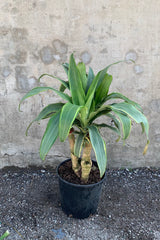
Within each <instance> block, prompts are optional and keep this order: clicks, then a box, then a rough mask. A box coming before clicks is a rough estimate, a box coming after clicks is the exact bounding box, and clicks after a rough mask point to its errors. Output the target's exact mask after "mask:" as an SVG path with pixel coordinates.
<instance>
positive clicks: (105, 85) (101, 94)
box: [95, 73, 112, 105]
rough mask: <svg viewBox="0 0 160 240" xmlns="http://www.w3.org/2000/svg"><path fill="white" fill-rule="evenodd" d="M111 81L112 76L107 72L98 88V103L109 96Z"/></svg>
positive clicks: (96, 97)
mask: <svg viewBox="0 0 160 240" xmlns="http://www.w3.org/2000/svg"><path fill="white" fill-rule="evenodd" d="M111 82H112V76H111V75H109V74H107V73H106V74H105V76H104V78H103V80H102V82H101V84H100V85H99V87H98V88H97V89H96V93H95V94H96V96H95V101H96V105H97V104H99V103H101V102H102V101H103V100H104V99H105V97H106V96H107V94H108V91H109V87H110V85H111Z"/></svg>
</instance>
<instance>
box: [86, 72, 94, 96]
mask: <svg viewBox="0 0 160 240" xmlns="http://www.w3.org/2000/svg"><path fill="white" fill-rule="evenodd" d="M94 77H95V76H94V72H93V70H92V68H91V67H89V72H88V79H87V87H86V93H87V92H88V89H89V87H90V85H91V83H92V81H93V79H94Z"/></svg>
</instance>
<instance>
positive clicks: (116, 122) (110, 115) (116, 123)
mask: <svg viewBox="0 0 160 240" xmlns="http://www.w3.org/2000/svg"><path fill="white" fill-rule="evenodd" d="M106 116H107V117H110V118H111V119H112V121H113V122H114V125H115V126H116V127H117V128H118V130H119V132H120V131H121V126H120V122H119V120H118V119H117V118H116V116H114V115H113V114H111V113H107V114H106Z"/></svg>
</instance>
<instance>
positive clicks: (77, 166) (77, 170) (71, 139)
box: [68, 132, 81, 177]
mask: <svg viewBox="0 0 160 240" xmlns="http://www.w3.org/2000/svg"><path fill="white" fill-rule="evenodd" d="M68 139H69V144H70V151H71V161H72V169H73V171H74V173H75V174H76V175H77V176H78V177H80V169H81V166H80V164H79V159H78V157H77V156H75V155H74V144H75V136H74V134H73V132H70V133H69V135H68Z"/></svg>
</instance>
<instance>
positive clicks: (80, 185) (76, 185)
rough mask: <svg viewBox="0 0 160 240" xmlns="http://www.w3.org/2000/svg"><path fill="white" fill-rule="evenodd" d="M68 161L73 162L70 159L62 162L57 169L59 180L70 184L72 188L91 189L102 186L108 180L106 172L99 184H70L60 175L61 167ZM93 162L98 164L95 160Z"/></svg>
mask: <svg viewBox="0 0 160 240" xmlns="http://www.w3.org/2000/svg"><path fill="white" fill-rule="evenodd" d="M68 161H71V158H68V159H66V160H64V161H62V162H61V163H60V164H59V165H58V167H57V175H58V177H59V179H60V180H61V181H62V182H64V183H67V184H69V185H71V186H75V187H80V188H89V187H93V186H96V185H100V184H102V183H103V181H104V179H105V178H106V171H105V173H104V175H103V177H102V179H101V180H100V181H99V182H97V183H91V184H76V183H71V182H68V181H66V180H64V179H63V178H62V177H61V176H60V175H59V172H58V170H59V168H60V166H61V165H63V163H65V162H68ZM92 162H94V163H96V164H97V162H96V161H95V160H92Z"/></svg>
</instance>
